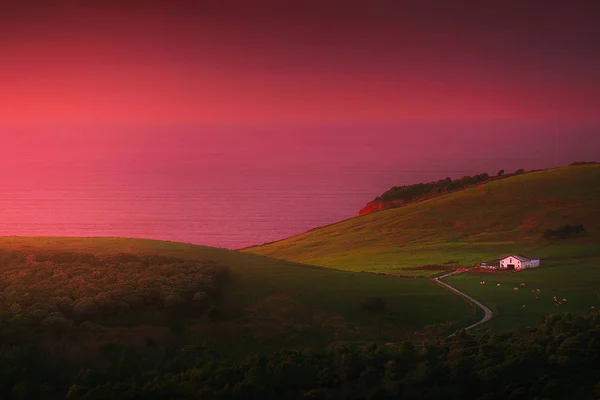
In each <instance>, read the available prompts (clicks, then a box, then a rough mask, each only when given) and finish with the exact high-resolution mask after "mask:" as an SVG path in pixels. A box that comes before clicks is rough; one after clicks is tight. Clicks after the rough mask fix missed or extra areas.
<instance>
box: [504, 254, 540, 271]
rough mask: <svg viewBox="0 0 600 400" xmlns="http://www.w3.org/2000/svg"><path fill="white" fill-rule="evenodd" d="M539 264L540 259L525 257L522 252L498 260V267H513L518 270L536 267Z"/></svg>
mask: <svg viewBox="0 0 600 400" xmlns="http://www.w3.org/2000/svg"><path fill="white" fill-rule="evenodd" d="M539 266H540V260H539V259H534V258H529V257H525V256H524V255H522V254H516V255H510V256H508V257H504V258H503V259H502V260H500V269H514V270H515V271H520V270H522V269H527V268H537V267H539Z"/></svg>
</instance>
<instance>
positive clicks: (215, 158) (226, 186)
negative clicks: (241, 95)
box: [0, 127, 570, 249]
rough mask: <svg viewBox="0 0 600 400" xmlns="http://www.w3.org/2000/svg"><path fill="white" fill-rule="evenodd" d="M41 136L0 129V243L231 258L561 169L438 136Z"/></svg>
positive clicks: (358, 132) (540, 159)
mask: <svg viewBox="0 0 600 400" xmlns="http://www.w3.org/2000/svg"><path fill="white" fill-rule="evenodd" d="M439 130H440V132H446V131H447V128H446V127H442V128H440V129H439ZM39 132H42V133H39ZM46 132H48V131H47V130H44V131H40V130H39V129H38V130H32V129H17V128H11V129H8V128H3V129H2V130H1V133H2V137H1V143H0V235H1V236H105V237H106V236H109V237H134V238H148V239H159V240H169V241H178V242H185V243H193V244H199V245H206V246H215V247H223V248H228V249H240V248H244V247H247V246H253V245H260V244H263V243H266V242H271V241H276V240H280V239H284V238H287V237H289V236H293V235H297V234H300V233H302V232H305V231H307V230H310V229H313V228H316V227H320V226H324V225H327V224H331V223H334V222H337V221H340V220H343V219H346V218H351V217H354V216H356V215H357V214H358V212H359V210H360V209H361V208H362V207H364V206H365V204H366V203H367V202H368V201H370V200H372V199H374V198H375V197H376V196H378V195H380V194H382V193H383V192H384V191H385V190H387V189H389V188H390V187H392V186H395V185H403V184H410V183H418V182H424V181H432V180H437V179H443V178H446V177H451V178H457V177H461V176H464V175H471V174H478V173H482V172H488V173H490V174H493V173H495V172H496V171H497V170H498V169H499V168H505V169H506V170H507V172H509V171H510V168H517V167H519V168H526V169H527V168H532V167H548V166H552V165H551V163H549V162H548V160H547V159H548V154H551V155H552V154H554V155H555V157H554V159H555V162H554V163H558V165H561V164H562V163H564V162H565V161H566V160H568V159H569V157H570V156H569V155H568V154H565V155H564V156H563V158H564V160H559V159H558V157H557V156H556V155H559V150H560V149H562V148H564V147H565V146H561V147H557V148H556V149H553V148H550V149H549V150H548V151H546V152H540V153H539V154H538V155H537V158H536V156H532V155H531V154H530V152H525V153H526V154H523V155H522V156H521V158H517V159H515V160H513V159H509V158H507V156H506V155H505V154H506V153H505V152H502V153H501V154H500V155H499V156H498V155H497V154H498V153H500V152H499V151H498V146H499V145H501V144H502V143H503V142H498V143H499V145H498V146H492V147H490V146H487V147H484V146H483V144H484V143H486V142H485V140H489V137H485V138H481V137H480V136H477V135H473V136H472V137H473V138H475V139H472V140H471V145H472V146H475V145H477V146H478V149H479V148H481V149H482V150H478V151H471V150H464V149H463V147H464V146H465V144H464V143H463V142H458V141H456V140H454V139H452V138H451V137H446V138H445V139H444V137H442V136H438V141H439V140H442V139H443V140H445V142H443V143H442V144H438V145H435V146H432V145H431V144H430V139H429V137H427V136H426V135H424V134H419V135H411V136H403V137H400V136H398V133H397V132H398V129H389V130H387V131H386V130H384V129H381V130H380V131H376V130H373V129H372V130H370V131H369V130H368V129H366V128H361V129H354V131H352V130H351V129H349V128H344V129H337V130H333V129H330V130H329V131H328V132H325V133H323V132H324V131H318V130H316V129H304V130H303V131H293V130H289V131H282V130H277V131H273V130H271V131H268V130H263V131H258V130H256V131H247V132H246V133H247V134H245V135H238V134H237V133H236V132H237V131H236V130H234V129H230V130H221V131H217V130H214V129H213V130H210V131H209V130H205V131H199V130H198V129H188V130H187V131H185V130H179V131H176V132H175V133H172V132H170V131H169V130H168V129H166V128H161V129H160V130H154V131H152V130H150V129H143V130H142V129H138V130H135V131H134V130H121V131H118V130H115V129H112V130H102V129H100V128H96V130H91V129H88V128H86V129H83V128H81V129H80V130H73V129H70V130H66V129H59V128H55V129H54V130H53V131H52V132H51V134H47V133H46ZM105 132H112V134H110V135H108V134H106V133H105ZM207 132H208V133H207ZM315 132H316V133H315ZM378 132H380V133H378ZM439 138H442V139H439ZM484 139H485V140H484ZM475 140H479V141H480V142H481V143H479V142H476V141H475ZM486 149H487V150H486ZM484 150H485V151H484ZM486 151H487V153H486ZM513 153H515V152H513ZM511 154H512V153H511ZM517 155H518V154H517ZM549 164H550V165H549ZM563 165H564V164H563Z"/></svg>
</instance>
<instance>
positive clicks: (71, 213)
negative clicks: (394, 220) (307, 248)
mask: <svg viewBox="0 0 600 400" xmlns="http://www.w3.org/2000/svg"><path fill="white" fill-rule="evenodd" d="M420 178H421V177H420V176H418V174H406V175H402V174H399V173H392V172H386V171H379V172H362V173H355V172H353V173H350V172H344V171H329V172H303V171H301V170H295V171H287V172H282V171H272V172H264V171H263V172H260V173H259V172H255V173H252V172H244V171H243V170H237V171H236V170H233V171H231V170H230V171H220V172H219V171H211V172H207V171H205V172H198V173H197V174H192V175H177V176H169V175H168V174H167V175H165V174H162V175H161V174H153V173H144V172H136V173H131V172H129V171H123V172H120V173H118V172H112V173H110V174H108V173H104V174H101V173H94V174H92V173H89V174H86V173H84V174H81V173H79V172H78V171H77V170H73V171H62V172H61V173H57V174H51V173H43V174H30V175H26V176H20V177H19V179H4V180H3V181H2V182H1V183H0V190H1V193H2V196H1V197H0V221H2V223H1V224H0V235H59V236H60V235H62V236H120V237H140V238H151V239H162V240H172V241H182V242H188V243H195V244H203V245H209V246H218V247H226V248H232V249H235V248H241V247H245V246H249V245H255V244H261V243H264V242H267V241H272V240H277V239H282V238H285V237H288V236H291V235H294V234H298V233H301V232H304V231H306V230H308V229H311V228H314V227H317V226H321V225H325V224H328V223H332V222H335V221H338V220H341V219H344V218H349V217H352V216H354V215H356V214H357V212H358V210H359V209H360V208H362V207H363V205H364V204H365V203H366V202H367V201H369V200H371V199H372V198H373V197H375V196H376V195H378V194H380V193H381V192H382V191H383V190H385V189H387V188H389V187H390V186H392V185H393V184H398V183H401V182H402V181H419V180H421V179H420Z"/></svg>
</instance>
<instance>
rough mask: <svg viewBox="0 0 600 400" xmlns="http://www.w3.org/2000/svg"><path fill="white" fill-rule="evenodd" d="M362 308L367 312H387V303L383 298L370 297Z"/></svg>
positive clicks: (363, 303) (362, 304)
mask: <svg viewBox="0 0 600 400" xmlns="http://www.w3.org/2000/svg"><path fill="white" fill-rule="evenodd" d="M360 306H361V308H362V309H363V310H366V311H374V312H377V311H383V310H385V301H383V299H382V298H381V297H368V298H366V299H365V300H364V301H363V302H362V303H361V304H360Z"/></svg>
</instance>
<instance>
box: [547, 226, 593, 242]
mask: <svg viewBox="0 0 600 400" xmlns="http://www.w3.org/2000/svg"><path fill="white" fill-rule="evenodd" d="M584 232H585V228H584V227H583V225H564V226H561V227H560V228H557V229H548V230H547V231H545V232H544V234H543V235H542V236H543V237H544V239H568V238H571V237H574V236H577V235H581V234H583V233H584Z"/></svg>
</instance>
